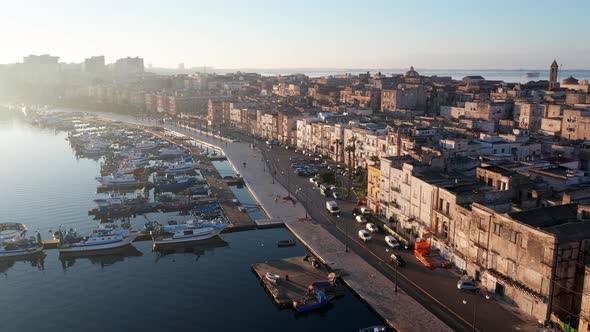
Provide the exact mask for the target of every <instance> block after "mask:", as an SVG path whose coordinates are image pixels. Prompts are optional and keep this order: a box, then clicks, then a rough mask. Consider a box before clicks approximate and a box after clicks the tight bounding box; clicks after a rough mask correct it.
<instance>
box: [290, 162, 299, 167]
mask: <svg viewBox="0 0 590 332" xmlns="http://www.w3.org/2000/svg"><path fill="white" fill-rule="evenodd" d="M300 167H301V164H300V163H298V162H296V161H295V162H292V163H291V168H300Z"/></svg>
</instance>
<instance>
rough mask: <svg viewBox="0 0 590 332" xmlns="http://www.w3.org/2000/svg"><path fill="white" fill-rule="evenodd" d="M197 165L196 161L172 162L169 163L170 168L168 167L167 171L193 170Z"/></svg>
mask: <svg viewBox="0 0 590 332" xmlns="http://www.w3.org/2000/svg"><path fill="white" fill-rule="evenodd" d="M195 167H197V164H196V163H194V162H176V163H172V164H168V168H166V172H167V173H182V172H189V171H192V170H193V169H195Z"/></svg>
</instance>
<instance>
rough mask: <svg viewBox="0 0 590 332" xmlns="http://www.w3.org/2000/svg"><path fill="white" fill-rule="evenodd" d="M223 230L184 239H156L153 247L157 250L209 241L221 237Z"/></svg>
mask: <svg viewBox="0 0 590 332" xmlns="http://www.w3.org/2000/svg"><path fill="white" fill-rule="evenodd" d="M223 229H224V228H219V229H214V230H211V231H210V232H203V233H201V234H194V235H191V236H186V237H183V238H176V239H175V238H172V237H170V238H161V239H155V240H154V244H153V247H154V248H157V247H161V246H167V245H175V244H176V245H177V244H187V243H192V242H199V241H203V240H207V239H210V238H212V237H215V236H217V235H219V233H221V231H222V230H223Z"/></svg>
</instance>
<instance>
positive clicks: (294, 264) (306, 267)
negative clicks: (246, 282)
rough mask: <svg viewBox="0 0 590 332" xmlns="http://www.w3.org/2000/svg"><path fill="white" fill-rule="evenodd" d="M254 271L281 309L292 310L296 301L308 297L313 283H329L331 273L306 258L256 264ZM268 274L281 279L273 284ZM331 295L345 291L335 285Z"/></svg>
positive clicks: (299, 257)
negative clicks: (315, 266)
mask: <svg viewBox="0 0 590 332" xmlns="http://www.w3.org/2000/svg"><path fill="white" fill-rule="evenodd" d="M252 271H253V272H254V273H255V274H256V275H257V276H258V278H260V283H261V284H262V285H263V286H264V288H265V289H266V291H267V292H268V294H269V295H270V296H271V297H272V299H273V301H274V302H275V304H276V305H277V306H279V307H280V308H291V307H292V306H293V301H294V300H295V301H297V300H299V299H302V298H305V297H306V296H307V295H308V287H309V286H310V285H311V284H312V283H314V282H327V281H328V276H329V271H327V270H326V269H325V268H324V267H321V266H320V267H319V268H314V267H313V266H312V265H311V264H310V262H309V261H306V260H305V257H304V256H298V257H291V258H285V259H281V260H275V261H268V262H265V263H256V264H253V265H252ZM266 273H272V274H276V275H278V276H279V277H280V279H279V280H277V281H276V282H272V281H270V280H268V279H267V278H266V277H265V275H266ZM286 276H289V280H286ZM330 293H332V294H333V295H335V296H339V295H342V293H343V290H342V289H338V287H337V285H335V286H334V288H333V290H331V291H330Z"/></svg>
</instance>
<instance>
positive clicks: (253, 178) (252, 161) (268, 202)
mask: <svg viewBox="0 0 590 332" xmlns="http://www.w3.org/2000/svg"><path fill="white" fill-rule="evenodd" d="M169 129H170V130H175V131H177V132H178V133H181V134H185V135H188V136H192V137H195V138H196V139H197V140H199V141H203V142H205V143H207V144H211V145H214V146H216V147H217V148H219V149H222V150H223V151H224V152H225V155H226V156H227V158H228V161H229V162H230V164H232V166H233V167H234V168H235V169H236V170H237V171H238V172H239V173H240V174H242V177H243V178H244V181H245V183H246V185H247V186H248V187H249V188H250V190H251V191H252V194H253V195H254V197H255V198H256V200H258V202H259V203H260V204H261V206H262V207H263V209H264V210H265V211H266V213H267V214H268V215H269V216H270V217H271V218H272V219H277V218H280V219H282V220H283V221H284V222H285V225H286V227H287V228H288V229H289V230H290V231H291V232H292V233H293V234H294V236H295V237H297V238H298V239H299V240H300V241H301V242H302V243H303V244H304V245H305V246H306V247H308V249H309V250H310V251H311V252H312V253H313V254H314V255H315V256H317V257H318V258H319V259H320V260H321V261H322V262H323V263H325V264H326V265H327V266H328V267H329V268H330V269H332V270H337V269H341V270H343V271H344V272H345V273H344V276H342V280H343V281H344V283H346V284H347V285H348V286H349V287H350V288H351V289H352V290H353V291H354V292H356V294H357V295H358V296H359V297H361V298H362V299H363V300H364V301H366V303H367V304H369V305H370V306H371V307H372V308H373V310H375V312H376V313H377V314H378V315H379V316H380V317H381V318H382V319H383V320H384V321H386V322H387V324H388V325H389V326H390V327H392V328H394V329H396V330H398V331H415V330H418V331H420V330H424V331H452V329H451V328H450V327H449V326H447V325H446V324H445V323H444V322H442V321H441V320H440V319H438V318H437V317H436V316H435V315H434V314H432V313H431V312H430V311H428V310H427V309H426V308H425V307H423V306H422V305H420V304H419V303H418V302H416V301H415V300H414V299H413V298H411V297H410V296H409V295H407V294H406V293H405V292H404V291H402V290H399V289H398V292H395V284H394V283H393V282H391V281H390V280H389V279H387V278H386V277H385V276H384V275H383V274H381V273H380V272H379V271H377V270H376V269H375V268H373V267H372V266H371V265H370V264H368V263H367V262H365V261H364V260H363V259H362V258H361V257H360V256H358V255H357V254H355V253H353V252H345V250H344V248H345V244H344V243H342V242H341V241H339V240H338V239H336V238H335V237H334V236H333V235H332V234H330V233H329V232H328V231H327V230H326V229H324V228H323V227H322V226H321V225H319V224H317V223H315V222H314V221H312V220H306V219H305V218H304V216H305V214H306V211H305V209H304V208H303V206H302V205H301V204H300V203H299V202H298V201H297V200H296V199H295V198H293V200H286V199H283V198H285V197H289V196H290V194H289V193H288V192H287V190H286V189H285V188H284V187H283V186H282V185H281V184H279V183H278V181H272V175H271V174H270V173H269V172H268V170H265V168H266V166H265V160H263V158H262V154H261V153H260V151H259V150H257V149H256V148H252V146H251V145H250V144H248V143H243V142H234V143H231V144H227V145H225V144H224V142H222V141H219V140H216V139H212V138H209V137H202V135H194V136H193V133H191V132H190V131H186V130H182V129H173V128H169ZM244 162H245V163H246V166H245V167H244V166H243V163H244ZM235 165H242V166H241V167H239V168H237V167H236V166H235ZM285 171H286V172H289V171H290V170H288V169H287V170H285ZM277 176H280V174H277ZM273 182H274V183H273Z"/></svg>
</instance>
